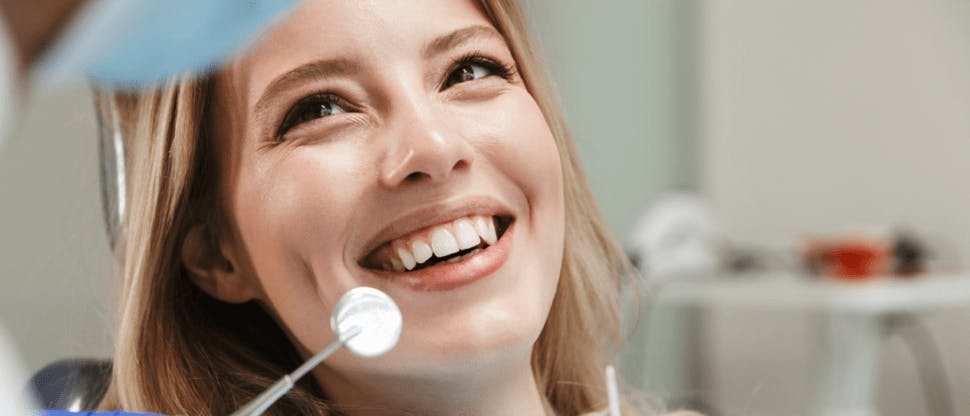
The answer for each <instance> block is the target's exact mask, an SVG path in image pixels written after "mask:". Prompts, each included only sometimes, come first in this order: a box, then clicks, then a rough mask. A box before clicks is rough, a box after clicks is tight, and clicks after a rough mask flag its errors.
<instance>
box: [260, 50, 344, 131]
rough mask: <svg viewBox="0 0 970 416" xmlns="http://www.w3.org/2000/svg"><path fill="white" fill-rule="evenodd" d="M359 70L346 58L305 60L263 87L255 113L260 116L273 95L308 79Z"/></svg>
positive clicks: (340, 74) (331, 76)
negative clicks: (305, 61)
mask: <svg viewBox="0 0 970 416" xmlns="http://www.w3.org/2000/svg"><path fill="white" fill-rule="evenodd" d="M359 70H360V67H359V66H358V65H357V64H356V63H354V62H352V61H350V60H347V59H323V60H319V61H313V62H307V63H305V64H303V65H300V66H298V67H296V68H293V69H291V70H289V71H287V72H286V73H284V74H283V75H280V76H278V77H276V78H275V79H273V81H271V82H270V83H269V85H267V86H266V88H264V89H263V94H262V95H260V97H259V101H256V106H255V107H254V109H255V110H254V111H255V114H256V116H257V118H261V115H262V114H263V113H265V112H266V111H267V107H268V106H269V102H270V101H272V99H273V97H276V96H277V95H279V94H280V93H282V92H283V91H286V90H288V89H290V88H293V87H295V86H297V85H300V84H303V83H305V82H307V81H310V80H317V79H322V78H333V77H339V76H345V75H348V74H352V73H355V72H358V71H359Z"/></svg>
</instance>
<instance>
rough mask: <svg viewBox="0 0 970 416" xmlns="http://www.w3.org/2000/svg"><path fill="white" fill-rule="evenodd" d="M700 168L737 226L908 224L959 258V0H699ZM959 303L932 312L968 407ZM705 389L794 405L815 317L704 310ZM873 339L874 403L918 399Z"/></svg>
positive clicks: (772, 405) (762, 233)
mask: <svg viewBox="0 0 970 416" xmlns="http://www.w3.org/2000/svg"><path fill="white" fill-rule="evenodd" d="M698 4H699V11H700V13H699V15H698V19H699V23H698V27H699V28H700V31H699V39H700V42H699V43H698V56H699V73H700V77H699V78H698V82H699V83H700V85H699V87H698V91H699V101H698V102H699V113H698V119H699V121H700V123H699V130H700V144H699V147H698V148H699V149H700V153H699V157H700V160H701V163H700V164H699V166H700V167H701V171H700V178H701V180H700V184H701V189H702V190H703V192H704V194H705V195H706V196H708V197H709V198H710V199H711V201H712V203H713V204H714V205H715V207H716V210H717V214H718V215H719V216H720V219H721V220H722V222H723V224H724V226H725V227H726V231H727V233H728V235H729V236H730V237H731V238H732V239H733V240H735V241H740V242H745V243H748V244H755V245H758V246H761V247H774V248H777V249H782V250H784V249H786V248H787V247H791V246H792V244H793V243H794V242H795V241H796V240H797V239H798V238H799V237H800V236H801V235H803V234H804V233H806V232H817V231H822V232H826V231H828V232H832V231H840V230H848V229H860V228H863V229H864V228H873V227H875V228H885V226H893V225H905V226H909V227H911V228H912V229H914V230H916V231H918V232H922V233H926V234H928V235H930V236H933V237H934V238H936V239H937V240H939V241H942V242H946V243H947V244H946V245H948V246H950V247H952V248H953V250H954V251H955V252H957V253H959V255H960V257H961V258H962V259H963V264H964V266H966V265H967V260H968V259H970V232H968V230H970V216H968V213H970V185H968V183H970V182H968V181H970V164H968V163H967V161H968V160H970V2H968V1H966V0H923V1H909V0H813V1H802V0H745V1H714V0H706V1H699V2H698ZM968 313H970V310H959V311H948V312H944V313H940V314H938V315H936V316H933V317H930V318H929V321H928V324H929V326H930V328H931V330H932V331H933V333H934V335H935V336H936V337H938V341H939V342H940V344H941V349H942V353H943V356H944V359H945V360H946V366H947V375H948V376H949V378H950V379H951V382H952V383H953V386H952V389H951V391H952V392H953V394H954V395H955V397H956V398H957V400H958V401H959V402H958V408H957V411H958V414H970V401H968V400H970V399H968V398H967V396H966V395H965V394H960V393H961V392H965V391H968V389H970V379H968V375H970V363H968V360H967V358H966V357H967V352H968V351H970V333H968V330H967V325H966V320H967V317H968ZM709 318H710V321H709V325H708V329H709V332H708V335H709V338H707V339H708V340H709V342H711V344H709V345H706V346H705V348H706V349H705V351H706V352H707V357H708V358H709V360H710V363H711V364H712V368H711V369H710V370H711V376H712V377H713V381H712V384H711V385H710V386H709V387H710V391H709V392H708V393H709V397H712V398H713V401H714V403H715V404H716V405H717V406H718V407H720V408H721V409H723V410H724V411H725V412H726V413H725V414H746V415H752V414H771V415H788V414H805V412H807V409H808V404H809V403H810V401H811V399H812V391H811V390H810V389H811V388H812V386H813V384H812V382H813V381H814V378H813V377H814V376H815V374H814V371H813V370H814V368H813V365H814V364H815V363H817V361H815V358H816V357H817V354H818V351H817V349H818V346H817V343H815V340H816V339H818V336H819V333H818V332H817V330H818V322H817V321H816V317H814V316H812V315H808V314H800V313H794V312H792V313H782V314H777V313H765V312H758V311H724V310H722V311H711V312H710V314H709ZM904 351H905V350H904V349H903V348H902V346H901V344H900V343H899V342H898V341H896V340H892V341H890V342H888V343H887V344H886V345H885V346H884V349H883V352H884V353H885V354H884V356H883V360H882V366H881V371H882V372H881V377H880V379H881V380H882V381H881V384H880V386H879V395H880V399H879V400H880V401H879V406H880V410H881V411H883V412H885V413H884V414H886V415H920V414H926V407H925V406H924V403H923V396H922V392H921V391H920V387H919V384H918V378H917V374H916V372H915V369H914V364H913V362H912V360H911V358H910V357H909V356H908V354H906V353H905V352H904Z"/></svg>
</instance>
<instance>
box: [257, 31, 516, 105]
mask: <svg viewBox="0 0 970 416" xmlns="http://www.w3.org/2000/svg"><path fill="white" fill-rule="evenodd" d="M475 38H496V39H499V40H503V39H504V38H503V37H502V35H501V34H499V33H498V31H497V30H495V28H493V27H491V26H486V25H475V26H468V27H465V28H461V29H458V30H455V31H452V32H449V33H447V34H445V35H442V36H438V37H436V38H434V39H433V40H432V41H431V42H428V44H427V45H425V46H424V48H423V49H422V51H421V54H422V56H423V57H424V58H426V59H427V58H431V57H433V56H435V55H439V54H442V53H444V52H446V51H448V50H451V49H454V48H455V47H457V46H459V45H461V44H463V43H466V42H468V41H470V40H472V39H475ZM359 71H360V66H359V65H358V64H357V63H355V62H353V61H350V60H347V59H324V60H319V61H313V62H308V63H305V64H303V65H300V66H298V67H296V68H294V69H292V70H289V71H287V72H286V73H284V74H282V75H280V76H278V77H276V78H275V79H273V81H271V82H270V83H269V85H267V86H266V88H264V89H263V93H262V94H261V95H260V97H259V100H258V101H256V105H255V107H254V113H255V114H256V118H257V119H263V118H264V114H265V113H266V112H267V111H268V107H269V103H270V101H272V99H273V97H276V96H277V95H279V94H280V93H281V92H283V91H286V90H288V89H290V88H293V87H294V86H297V85H300V84H302V83H305V82H307V81H310V80H318V79H321V78H332V77H339V76H345V75H348V74H352V73H355V72H359Z"/></svg>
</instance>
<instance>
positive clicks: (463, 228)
mask: <svg viewBox="0 0 970 416" xmlns="http://www.w3.org/2000/svg"><path fill="white" fill-rule="evenodd" d="M455 234H456V235H457V236H458V248H460V249H462V250H464V249H466V248H472V247H475V246H477V245H478V244H479V243H481V242H482V240H480V239H479V238H478V233H477V232H475V228H474V227H472V222H471V221H469V220H467V219H460V220H458V221H455Z"/></svg>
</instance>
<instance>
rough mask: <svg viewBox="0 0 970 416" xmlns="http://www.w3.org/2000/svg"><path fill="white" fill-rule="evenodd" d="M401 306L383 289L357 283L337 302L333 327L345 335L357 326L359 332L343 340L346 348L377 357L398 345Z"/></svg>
mask: <svg viewBox="0 0 970 416" xmlns="http://www.w3.org/2000/svg"><path fill="white" fill-rule="evenodd" d="M402 322H403V320H402V318H401V310H400V309H398V307H397V304H395V303H394V301H393V300H391V298H390V297H389V296H387V294H385V293H384V292H381V291H380V290H377V289H374V288H372V287H366V286H361V287H356V288H353V289H351V290H350V291H348V292H347V293H346V294H344V296H343V297H341V298H340V301H339V302H337V307H336V308H335V309H334V312H333V316H332V317H331V318H330V328H331V329H332V330H333V332H334V333H335V334H336V335H337V337H338V338H343V337H344V336H345V335H346V334H348V332H349V331H351V330H352V329H353V328H354V327H356V328H359V330H360V332H359V333H358V334H357V335H354V336H352V337H350V339H348V340H346V342H345V343H344V348H346V349H347V350H349V351H350V352H351V353H353V354H354V355H357V356H360V357H376V356H379V355H382V354H384V353H386V352H388V351H390V350H391V348H394V346H395V345H397V341H398V339H399V338H400V337H401V325H402Z"/></svg>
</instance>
